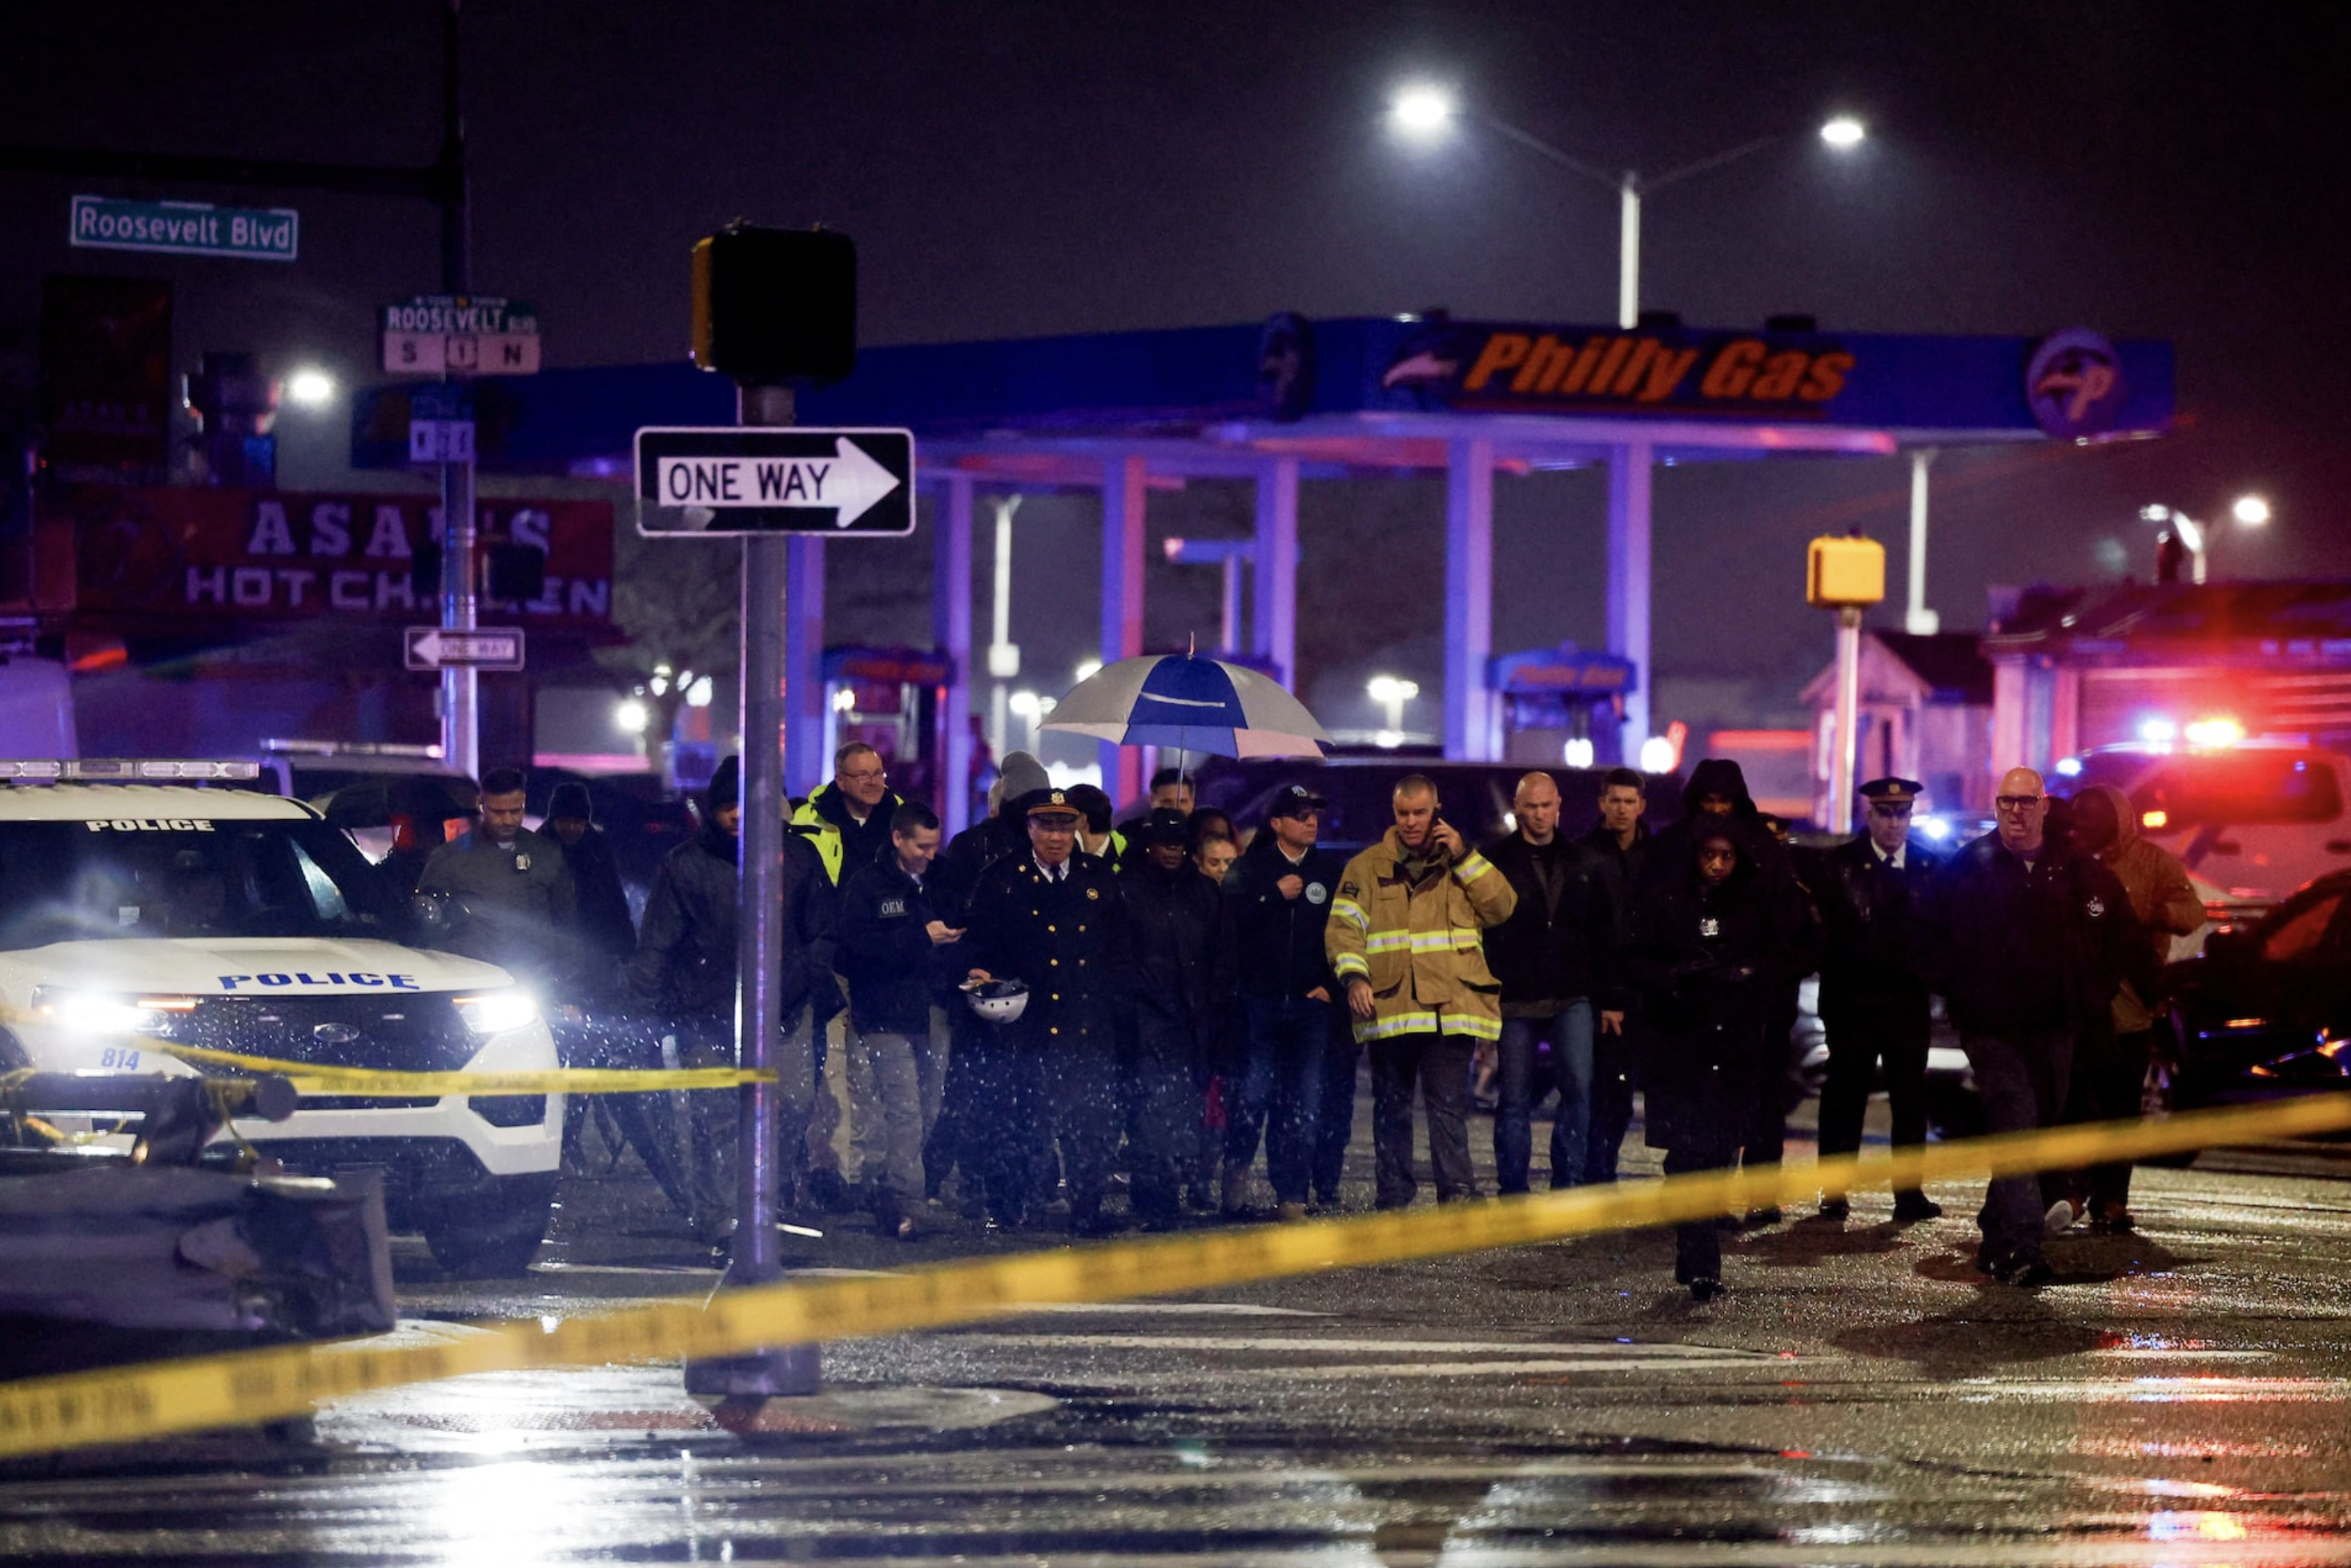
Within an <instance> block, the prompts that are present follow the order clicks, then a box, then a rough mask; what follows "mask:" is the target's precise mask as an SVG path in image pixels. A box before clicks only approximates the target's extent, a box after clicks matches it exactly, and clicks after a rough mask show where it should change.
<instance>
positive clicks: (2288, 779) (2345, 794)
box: [2052, 740, 2351, 919]
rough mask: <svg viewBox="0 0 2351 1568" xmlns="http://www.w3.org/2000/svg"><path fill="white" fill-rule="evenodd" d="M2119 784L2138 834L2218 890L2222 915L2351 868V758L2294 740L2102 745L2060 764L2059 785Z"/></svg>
mask: <svg viewBox="0 0 2351 1568" xmlns="http://www.w3.org/2000/svg"><path fill="white" fill-rule="evenodd" d="M2091 784H2112V785H2114V786H2116V787H2117V788H2118V789H2121V790H2122V791H2123V793H2125V794H2126V795H2128V796H2129V797H2130V802H2131V809H2132V810H2134V811H2136V812H2137V815H2138V821H2139V831H2141V832H2142V833H2144V834H2146V835H2147V838H2149V839H2151V840H2153V841H2155V842H2157V843H2158V844H2161V845H2162V846H2163V847H2164V848H2165V849H2167V850H2169V851H2170V852H2172V853H2173V854H2175V855H2177V856H2179V861H2180V863H2181V864H2183V865H2185V866H2186V867H2187V868H2188V870H2189V873H2190V874H2192V875H2193V876H2195V877H2197V878H2198V879H2199V881H2201V882H2203V883H2209V884H2210V885H2211V886H2212V887H2213V888H2215V889H2217V890H2218V891H2219V894H2220V898H2219V899H2218V900H2217V901H2216V902H2218V904H2219V905H2220V907H2219V908H2217V909H2216V910H2215V915H2216V917H2220V918H2240V919H2241V918H2242V917H2244V916H2246V915H2258V914H2260V913H2262V912H2263V911H2266V910H2269V909H2273V908H2275V907H2276V906H2277V904H2279V902H2280V901H2281V900H2283V898H2284V897H2285V896H2286V895H2287V894H2291V893H2292V892H2294V889H2296V888H2298V887H2301V886H2302V885H2304V883H2308V882H2310V881H2311V880H2312V879H2313V878H2314V877H2320V876H2324V875H2325V874H2326V873H2329V872H2334V871H2342V870H2346V869H2351V758H2346V757H2344V756H2342V755H2340V754H2338V753H2336V752H2333V751H2328V750H2325V749H2324V748H2322V747H2314V746H2306V745H2304V744H2302V743H2300V742H2297V741H2287V740H2241V741H2236V742H2234V743H2233V744H2231V745H2226V746H2207V747H2173V746H2171V745H2169V744H2162V743H2153V742H2134V743H2131V744H2128V745H2121V746H2102V747H2095V748H2094V749H2092V750H2089V751H2085V752H2084V753H2082V754H2081V755H2080V756H2079V757H2069V758H2065V759H2064V761H2062V762H2060V763H2059V764H2058V765H2057V768H2056V779H2055V780H2054V781H2053V786H2052V788H2053V791H2054V792H2055V793H2057V794H2061V795H2066V796H2071V795H2075V794H2078V793H2080V791H2081V790H2082V789H2084V788H2085V787H2086V786H2088V785H2091Z"/></svg>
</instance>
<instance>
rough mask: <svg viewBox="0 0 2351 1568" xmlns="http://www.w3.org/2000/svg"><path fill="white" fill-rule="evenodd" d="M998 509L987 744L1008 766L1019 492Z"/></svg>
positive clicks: (999, 501) (998, 500)
mask: <svg viewBox="0 0 2351 1568" xmlns="http://www.w3.org/2000/svg"><path fill="white" fill-rule="evenodd" d="M989 504H990V505H991V506H993V507H995V508H996V602H995V605H994V606H993V608H992V611H991V612H990V614H989V617H988V622H987V627H988V637H987V674H988V679H989V680H990V681H992V682H993V683H994V685H993V686H992V687H991V688H990V690H989V692H988V697H987V744H988V746H989V747H990V748H991V749H992V750H993V751H994V752H995V754H996V763H997V766H998V767H999V768H1001V767H1002V766H1003V765H1004V748H1005V743H1006V742H1007V741H1008V740H1009V739H1010V738H1011V737H1009V736H1008V735H1007V734H1006V733H1005V701H1006V694H1007V692H1008V687H1007V686H1006V685H1005V683H1006V682H1007V681H1010V680H1012V679H1014V678H1016V677H1017V676H1019V674H1020V648H1019V644H1018V643H1014V642H1013V641H1012V514H1013V513H1015V512H1017V511H1019V509H1020V497H1019V496H1018V495H1011V496H998V497H994V498H993V499H992V500H991V501H990V503H989Z"/></svg>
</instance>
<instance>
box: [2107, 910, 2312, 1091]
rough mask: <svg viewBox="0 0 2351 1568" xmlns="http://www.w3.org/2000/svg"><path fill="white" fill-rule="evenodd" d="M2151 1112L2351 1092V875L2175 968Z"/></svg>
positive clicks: (2221, 936)
mask: <svg viewBox="0 0 2351 1568" xmlns="http://www.w3.org/2000/svg"><path fill="white" fill-rule="evenodd" d="M2168 978H2169V980H2170V982H2171V989H2172V1003H2171V1011H2172V1021H2173V1027H2172V1029H2171V1030H2169V1031H2168V1035H2166V1034H2160V1033H2159V1034H2158V1037H2157V1038H2158V1044H2159V1046H2161V1047H2162V1049H2161V1050H2159V1051H2158V1052H2157V1058H2156V1061H2155V1063H2154V1065H2153V1066H2152V1067H2150V1068H2149V1070H2148V1072H2147V1109H2148V1110H2149V1112H2151V1113H2161V1112H2166V1111H2173V1110H2181V1111H2185V1110H2191V1109H2197V1108H2201V1107H2206V1106H2214V1105H2231V1104H2239V1103H2246V1102H2250V1101H2259V1100H2272V1099H2277V1098H2280V1097H2282V1096H2285V1095H2292V1094H2312V1093H2329V1092H2334V1093H2340V1092H2345V1091H2346V1090H2351V871H2341V872H2335V873H2330V874H2328V875H2326V876H2323V877H2320V878H2319V879H2318V880H2317V881H2315V882H2314V883H2311V884H2310V885H2309V886H2307V887H2305V888H2304V889H2302V890H2301V891H2300V892H2299V893H2296V894H2293V895H2292V896H2291V897H2289V898H2287V899H2286V901H2285V902H2284V903H2283V904H2280V905H2279V906H2278V907H2277V908H2276V909H2274V910H2273V911H2271V912H2270V913H2269V914H2268V915H2264V916H2263V917H2262V918H2261V919H2260V920H2259V921H2256V922H2255V923H2253V924H2252V925H2248V926H2242V927H2239V928H2237V929H2234V930H2226V931H2216V932H2215V933H2213V935H2212V936H2211V937H2210V939H2209V940H2208V941H2207V942H2206V943H2205V945H2204V951H2203V952H2202V954H2201V955H2199V956H2197V957H2195V958H2191V959H2189V960H2187V961H2185V962H2182V963H2177V964H2174V965H2172V966H2171V967H2170V969H2169V970H2168Z"/></svg>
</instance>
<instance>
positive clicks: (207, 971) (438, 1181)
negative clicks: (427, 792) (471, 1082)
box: [0, 760, 563, 1273]
mask: <svg viewBox="0 0 2351 1568" xmlns="http://www.w3.org/2000/svg"><path fill="white" fill-rule="evenodd" d="M254 776H255V769H254V768H253V767H252V765H251V764H240V763H218V762H177V761H143V760H142V761H134V762H113V761H99V760H85V761H80V762H0V779H5V780H7V783H6V785H5V788H0V1071H9V1070H12V1069H15V1068H19V1067H32V1068H37V1069H39V1070H42V1071H68V1072H84V1073H113V1072H132V1073H167V1074H168V1073H185V1072H191V1071H196V1070H195V1069H193V1068H191V1067H190V1066H188V1065H187V1064H185V1063H183V1062H182V1061H179V1060H178V1059H177V1058H175V1057H173V1056H172V1055H170V1054H168V1053H166V1052H162V1051H157V1050H155V1049H153V1047H152V1044H149V1043H146V1042H148V1041H152V1040H159V1039H160V1040H168V1041H175V1042H181V1043H185V1044H189V1045H196V1046H204V1047H210V1048H213V1049H215V1050H222V1051H237V1052H242V1053H245V1054H247V1055H253V1056H265V1057H272V1058H276V1059H278V1060H282V1061H303V1062H314V1063H319V1064H323V1065H333V1066H344V1067H360V1068H371V1069H378V1070H382V1069H390V1070H395V1071H459V1070H467V1069H470V1070H474V1071H540V1070H544V1069H549V1068H552V1067H554V1066H555V1065H556V1064H557V1063H556V1052H555V1042H554V1039H553V1037H552V1035H551V1034H550V1033H549V1029H548V1026H547V1023H546V1021H545V1020H544V1019H542V1018H541V1017H540V1016H539V1011H538V1003H537V1001H536V1000H535V999H534V998H532V997H531V995H530V994H529V993H528V991H525V990H523V989H522V988H519V987H517V986H516V985H515V984H514V983H513V981H512V980H511V979H510V978H509V977H508V976H507V973H506V971H505V970H503V969H499V968H496V967H493V966H491V965H488V964H483V963H478V962H475V961H474V960H472V959H469V958H461V957H456V956H452V955H449V954H444V953H433V952H427V951H424V950H423V949H420V948H417V947H413V946H407V945H406V942H405V937H406V936H408V934H409V931H410V926H411V918H410V913H409V908H408V904H407V901H406V900H404V899H402V897H400V896H399V895H398V894H396V893H395V892H394V890H392V887H391V886H390V884H389V883H386V882H385V881H383V880H382V879H381V876H380V873H377V871H376V870H375V869H374V868H373V867H372V866H371V865H370V864H369V863H368V862H367V860H366V858H365V857H364V856H363V855H361V854H360V851H359V849H358V848H357V846H355V845H354V844H353V843H352V842H351V841H350V837H349V836H348V835H346V834H345V833H344V832H343V831H341V830H340V829H339V828H335V827H332V826H329V824H328V823H327V822H326V821H324V820H323V819H322V818H321V817H320V816H319V813H318V812H317V811H316V810H312V809H311V808H310V807H308V806H307V805H304V804H302V803H301V802H299V801H295V800H283V799H280V798H278V797H277V796H274V795H263V794H257V793H254V792H252V791H249V790H245V789H220V788H204V789H199V788H194V787H193V781H196V780H203V781H206V782H213V781H217V780H223V779H250V778H252V777H254ZM101 780H103V781H101ZM101 1123H102V1119H101ZM88 1130H95V1131H101V1132H102V1131H103V1130H104V1127H103V1125H102V1124H101V1125H99V1126H96V1127H94V1128H91V1129H88ZM233 1130H234V1132H235V1134H236V1135H238V1136H240V1137H243V1138H245V1139H246V1140H248V1141H250V1142H251V1143H253V1144H254V1145H256V1146H258V1147H259V1148H260V1149H261V1150H262V1151H263V1152H264V1153H266V1154H268V1155H272V1156H274V1157H276V1158H277V1159H279V1160H281V1161H283V1162H284V1163H285V1164H286V1165H287V1166H288V1167H289V1168H291V1169H293V1170H295V1171H298V1172H302V1173H308V1174H315V1175H321V1176H332V1175H334V1174H336V1173H337V1172H339V1171H347V1170H351V1169H354V1168H368V1169H374V1170H380V1171H381V1172H382V1173H383V1175H384V1178H385V1197H386V1199H387V1202H388V1204H389V1206H390V1210H391V1218H392V1226H393V1228H395V1229H415V1230H421V1231H423V1234H424V1237H425V1239H426V1240H427V1242H428V1243H429V1244H430V1245H431V1247H432V1249H433V1252H434V1257H435V1258H437V1259H438V1260H440V1261H441V1262H442V1263H443V1264H444V1266H445V1267H447V1268H450V1269H452V1270H457V1271H461V1272H468V1273H514V1272H519V1271H520V1270H522V1269H523V1268H525V1267H526V1266H528V1263H529V1261H530V1260H531V1257H532V1255H533V1253H534V1252H535V1251H536V1250H537V1249H538V1242H539V1240H540V1239H541V1238H542V1237H543V1236H544V1235H545V1233H546V1228H547V1221H548V1217H549V1210H550V1206H551V1205H552V1203H553V1200H554V1197H555V1186H556V1180H557V1176H558V1166H559V1162H560V1158H561V1150H562V1134H563V1102H562V1098H561V1097H560V1096H559V1095H540V1094H528V1095H500V1096H495V1097H480V1096H475V1097H468V1096H465V1095H462V1094H452V1095H443V1096H431V1095H424V1096H417V1097H414V1098H410V1099H393V1100H384V1099H373V1098H359V1097H351V1096H338V1095H331V1094H329V1095H324V1096H317V1095H306V1096H305V1097H304V1098H303V1100H302V1103H301V1108H300V1109H299V1110H298V1111H297V1112H296V1113H295V1114H294V1116H293V1117H292V1118H291V1119H290V1120H287V1121H285V1122H280V1123H263V1122H253V1123H239V1124H235V1127H234V1129H233ZM216 1146H217V1147H218V1148H219V1149H220V1150H221V1152H222V1153H223V1155H228V1154H230V1153H233V1152H234V1149H235V1145H234V1143H233V1142H228V1141H227V1139H226V1134H224V1140H223V1142H222V1143H221V1144H220V1145H216Z"/></svg>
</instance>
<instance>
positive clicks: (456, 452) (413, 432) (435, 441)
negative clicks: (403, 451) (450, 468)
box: [408, 419, 474, 463]
mask: <svg viewBox="0 0 2351 1568" xmlns="http://www.w3.org/2000/svg"><path fill="white" fill-rule="evenodd" d="M408 460H409V461H410V462H411V463H471V462H472V461H473V460H474V422H473V421H472V420H470V419H412V420H410V421H409V422H408Z"/></svg>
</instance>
